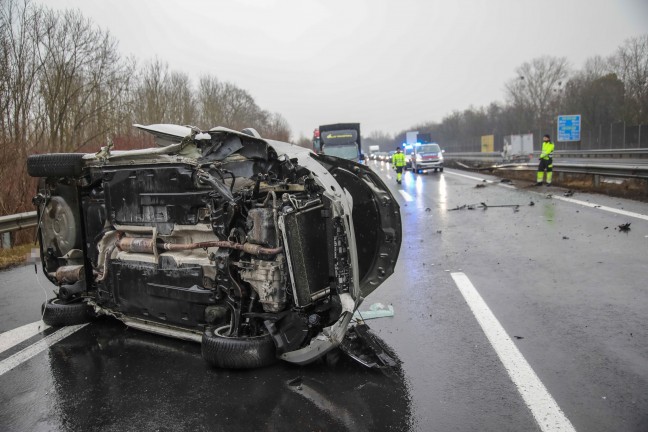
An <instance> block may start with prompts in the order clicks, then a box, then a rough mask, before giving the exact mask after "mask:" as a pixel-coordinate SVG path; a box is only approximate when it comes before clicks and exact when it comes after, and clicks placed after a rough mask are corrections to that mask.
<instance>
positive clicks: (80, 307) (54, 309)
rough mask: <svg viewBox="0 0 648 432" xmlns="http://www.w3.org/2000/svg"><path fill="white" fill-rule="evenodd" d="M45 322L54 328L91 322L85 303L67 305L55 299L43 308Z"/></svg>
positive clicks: (44, 304)
mask: <svg viewBox="0 0 648 432" xmlns="http://www.w3.org/2000/svg"><path fill="white" fill-rule="evenodd" d="M41 314H42V315H43V322H44V323H45V324H47V325H49V326H52V327H63V326H69V325H76V324H83V323H86V322H88V321H90V315H88V306H87V305H86V304H85V303H83V302H74V303H69V304H65V303H63V302H62V300H61V299H58V298H53V299H50V300H48V301H47V302H46V303H43V305H42V306H41Z"/></svg>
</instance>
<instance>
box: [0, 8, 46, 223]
mask: <svg viewBox="0 0 648 432" xmlns="http://www.w3.org/2000/svg"><path fill="white" fill-rule="evenodd" d="M42 20H43V9H42V8H40V7H37V6H34V5H32V4H31V3H30V2H29V1H22V2H19V1H14V0H5V1H0V65H1V66H2V67H1V68H0V184H2V186H3V188H2V191H1V193H0V212H2V214H6V213H13V212H15V211H19V210H21V209H24V208H25V207H26V205H27V200H28V199H27V197H28V194H27V189H28V187H29V185H30V181H29V179H28V178H27V175H26V172H25V165H24V160H25V158H26V155H27V154H29V153H30V152H31V150H32V149H33V146H34V142H35V141H34V140H35V139H37V137H39V136H40V135H39V131H38V130H37V129H36V127H35V125H36V124H37V122H35V121H34V120H35V119H34V112H35V111H34V109H33V108H34V106H35V105H36V103H37V100H38V91H37V90H38V74H39V67H40V66H39V64H38V61H37V58H36V49H37V46H38V41H39V37H40V34H41V31H42V30H41V29H42Z"/></svg>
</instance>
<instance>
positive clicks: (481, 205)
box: [448, 202, 520, 211]
mask: <svg viewBox="0 0 648 432" xmlns="http://www.w3.org/2000/svg"><path fill="white" fill-rule="evenodd" d="M496 207H498V208H499V207H511V208H513V210H514V211H515V210H518V209H519V208H520V204H500V205H488V204H486V203H485V202H480V203H479V204H464V205H462V206H457V207H455V208H453V209H448V211H455V210H475V209H478V208H480V209H483V210H488V209H489V208H496Z"/></svg>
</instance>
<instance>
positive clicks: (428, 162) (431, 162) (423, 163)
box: [411, 143, 443, 174]
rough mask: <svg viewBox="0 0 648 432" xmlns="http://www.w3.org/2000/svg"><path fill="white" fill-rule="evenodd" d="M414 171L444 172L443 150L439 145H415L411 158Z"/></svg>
mask: <svg viewBox="0 0 648 432" xmlns="http://www.w3.org/2000/svg"><path fill="white" fill-rule="evenodd" d="M411 161H412V162H411V163H412V171H414V172H415V173H417V174H418V173H420V172H422V171H427V170H432V169H433V170H434V172H437V170H438V171H441V172H443V150H441V147H439V144H437V143H431V144H421V145H415V146H414V147H413V152H412V156H411Z"/></svg>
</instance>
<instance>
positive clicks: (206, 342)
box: [201, 326, 277, 369]
mask: <svg viewBox="0 0 648 432" xmlns="http://www.w3.org/2000/svg"><path fill="white" fill-rule="evenodd" d="M228 329H229V326H225V327H219V328H217V329H215V330H212V329H208V330H207V331H205V333H203V337H202V349H201V351H202V357H203V359H204V360H205V361H206V362H207V363H209V364H210V365H212V366H216V367H220V368H226V369H252V368H258V367H263V366H268V365H271V364H272V363H275V362H276V361H277V356H276V354H275V353H276V349H275V344H274V342H273V340H272V337H271V336H270V335H269V334H266V335H263V336H255V337H244V336H240V337H239V336H231V337H230V336H225V333H226V331H227V330H228Z"/></svg>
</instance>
